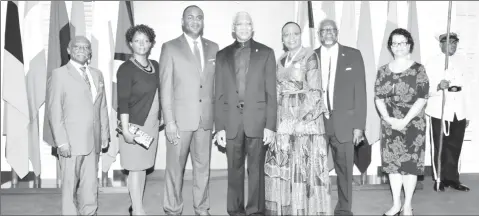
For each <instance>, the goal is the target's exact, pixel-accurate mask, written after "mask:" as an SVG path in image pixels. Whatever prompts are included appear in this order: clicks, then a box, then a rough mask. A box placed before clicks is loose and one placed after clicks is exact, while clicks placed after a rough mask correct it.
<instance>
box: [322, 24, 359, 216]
mask: <svg viewBox="0 0 479 216" xmlns="http://www.w3.org/2000/svg"><path fill="white" fill-rule="evenodd" d="M318 35H319V39H320V41H321V45H322V46H321V47H320V48H318V49H316V50H315V51H316V53H317V54H318V56H319V58H320V61H321V73H322V76H323V77H322V80H323V86H324V87H325V96H324V98H326V100H325V103H326V104H325V105H326V107H328V111H329V113H328V114H327V115H325V120H324V124H325V128H326V140H327V141H328V142H329V145H330V147H331V150H332V155H333V160H334V168H335V170H336V174H337V184H338V203H337V205H336V208H335V210H334V214H335V215H352V214H353V213H352V212H351V206H352V194H353V193H352V187H353V185H352V181H353V164H354V145H358V144H359V143H360V142H361V141H362V140H363V132H364V128H365V127H366V80H365V76H366V75H365V72H364V62H363V57H362V55H361V52H360V51H359V50H357V49H354V48H351V47H347V46H343V45H341V44H339V43H338V28H337V26H336V23H335V22H334V21H333V20H329V19H325V20H323V21H322V22H321V23H320V24H319V31H318Z"/></svg>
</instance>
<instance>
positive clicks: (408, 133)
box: [375, 62, 429, 175]
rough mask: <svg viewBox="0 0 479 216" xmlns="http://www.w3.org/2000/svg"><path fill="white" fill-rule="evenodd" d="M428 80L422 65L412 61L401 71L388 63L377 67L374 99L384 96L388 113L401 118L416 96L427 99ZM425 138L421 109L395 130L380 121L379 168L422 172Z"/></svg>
mask: <svg viewBox="0 0 479 216" xmlns="http://www.w3.org/2000/svg"><path fill="white" fill-rule="evenodd" d="M428 92H429V80H428V77H427V74H426V70H425V69H424V66H423V65H421V64H419V63H417V62H414V63H413V64H412V65H411V67H409V68H408V69H407V70H405V71H403V72H401V73H393V72H392V71H391V69H390V68H389V66H388V64H386V65H384V66H382V67H381V68H379V71H378V75H377V79H376V83H375V96H376V99H385V104H386V108H387V111H388V113H389V116H391V117H393V118H398V119H402V118H404V117H405V116H406V115H407V113H408V112H409V110H410V109H411V107H412V106H413V104H414V103H415V102H416V101H417V100H418V99H420V98H424V99H427V96H428ZM425 140H426V116H425V113H424V108H423V109H422V110H421V111H420V113H419V114H418V115H417V116H416V117H414V118H413V119H412V120H411V121H410V122H409V123H408V124H407V126H406V127H405V128H404V129H403V130H401V131H397V130H394V129H392V128H391V125H390V124H388V123H386V122H385V121H384V120H381V154H382V168H383V171H384V172H386V173H399V174H403V175H404V174H412V175H423V173H424V157H425Z"/></svg>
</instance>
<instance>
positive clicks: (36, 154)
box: [23, 1, 47, 176]
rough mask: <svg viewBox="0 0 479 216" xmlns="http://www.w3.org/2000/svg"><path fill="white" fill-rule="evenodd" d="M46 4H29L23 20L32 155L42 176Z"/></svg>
mask: <svg viewBox="0 0 479 216" xmlns="http://www.w3.org/2000/svg"><path fill="white" fill-rule="evenodd" d="M39 17H43V16H42V6H41V5H40V3H39V2H38V1H28V2H26V3H25V18H24V21H23V44H24V45H25V47H27V48H28V49H25V51H24V58H25V66H24V68H25V76H26V82H27V84H26V87H27V95H28V102H29V113H30V123H29V126H28V132H29V133H28V143H29V148H28V151H29V157H30V161H31V163H32V166H33V171H34V172H35V174H36V175H37V176H38V175H40V173H41V163H40V139H39V138H40V132H39V119H38V114H39V109H40V107H41V106H42V104H43V103H44V102H45V91H46V82H47V66H46V59H45V58H46V57H45V48H44V46H43V33H42V20H41V19H39Z"/></svg>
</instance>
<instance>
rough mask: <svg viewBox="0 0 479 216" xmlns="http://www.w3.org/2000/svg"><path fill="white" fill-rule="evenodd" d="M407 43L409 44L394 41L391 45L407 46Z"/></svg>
mask: <svg viewBox="0 0 479 216" xmlns="http://www.w3.org/2000/svg"><path fill="white" fill-rule="evenodd" d="M406 44H408V42H399V43H396V42H392V44H391V47H398V46H401V47H404V46H406Z"/></svg>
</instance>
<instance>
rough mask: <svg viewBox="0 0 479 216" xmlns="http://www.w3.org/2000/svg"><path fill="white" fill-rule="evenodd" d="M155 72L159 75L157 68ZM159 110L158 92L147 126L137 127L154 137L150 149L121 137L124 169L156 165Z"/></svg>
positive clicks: (138, 168) (140, 168)
mask: <svg viewBox="0 0 479 216" xmlns="http://www.w3.org/2000/svg"><path fill="white" fill-rule="evenodd" d="M136 69H138V70H139V71H137V72H138V73H145V72H143V71H141V69H140V68H136ZM155 70H156V71H155V72H156V73H158V70H157V68H155ZM132 73H133V72H132ZM148 76H151V79H155V78H157V77H155V75H154V74H152V75H148ZM148 76H147V77H148ZM159 109H160V101H159V99H158V91H156V93H155V97H154V99H153V103H152V104H151V108H150V112H149V113H148V116H147V117H146V121H145V124H144V125H143V126H140V125H136V126H137V127H139V128H140V130H142V131H144V132H146V133H147V134H148V135H150V136H152V137H153V143H152V144H151V145H150V147H149V148H148V149H145V148H143V147H142V146H140V145H137V144H129V143H127V142H125V139H124V138H123V136H122V135H119V143H120V163H121V166H122V167H123V168H124V169H126V170H135V171H138V170H145V169H148V168H151V167H153V165H154V164H155V159H156V152H157V149H158V135H159V127H160V121H159V120H158V114H159Z"/></svg>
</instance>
